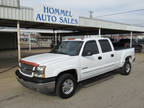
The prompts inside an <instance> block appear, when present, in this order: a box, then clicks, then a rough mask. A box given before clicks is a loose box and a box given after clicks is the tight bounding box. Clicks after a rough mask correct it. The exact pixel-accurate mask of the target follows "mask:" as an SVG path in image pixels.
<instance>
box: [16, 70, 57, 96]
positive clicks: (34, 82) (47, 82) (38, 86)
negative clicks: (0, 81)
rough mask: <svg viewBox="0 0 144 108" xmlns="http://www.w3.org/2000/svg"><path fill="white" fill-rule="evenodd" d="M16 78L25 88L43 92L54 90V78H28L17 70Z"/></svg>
mask: <svg viewBox="0 0 144 108" xmlns="http://www.w3.org/2000/svg"><path fill="white" fill-rule="evenodd" d="M16 78H17V80H18V81H19V82H20V83H21V84H22V85H23V86H24V87H26V88H30V89H32V90H36V91H40V92H44V93H50V92H54V91H55V78H48V79H42V78H29V77H26V76H24V75H22V74H21V73H20V72H19V70H17V71H16Z"/></svg>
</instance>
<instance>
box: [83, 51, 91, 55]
mask: <svg viewBox="0 0 144 108" xmlns="http://www.w3.org/2000/svg"><path fill="white" fill-rule="evenodd" d="M92 55H93V54H92V52H91V51H85V52H84V53H83V55H82V56H92Z"/></svg>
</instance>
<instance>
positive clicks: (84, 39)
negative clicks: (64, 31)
mask: <svg viewBox="0 0 144 108" xmlns="http://www.w3.org/2000/svg"><path fill="white" fill-rule="evenodd" d="M99 39H108V38H102V37H87V38H68V39H65V40H64V41H89V40H99Z"/></svg>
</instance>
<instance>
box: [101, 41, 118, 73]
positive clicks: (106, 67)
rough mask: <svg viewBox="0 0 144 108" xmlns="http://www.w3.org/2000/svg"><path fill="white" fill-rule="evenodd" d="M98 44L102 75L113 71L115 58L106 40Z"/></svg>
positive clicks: (115, 62) (115, 66) (115, 65)
mask: <svg viewBox="0 0 144 108" xmlns="http://www.w3.org/2000/svg"><path fill="white" fill-rule="evenodd" d="M99 44H100V47H101V56H102V59H103V60H102V61H103V63H102V64H103V66H102V67H103V69H102V70H103V73H105V72H108V71H111V70H114V69H116V68H117V64H118V62H117V57H116V54H115V51H114V49H113V47H112V44H111V43H110V40H108V39H100V40H99Z"/></svg>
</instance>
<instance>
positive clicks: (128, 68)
mask: <svg viewBox="0 0 144 108" xmlns="http://www.w3.org/2000/svg"><path fill="white" fill-rule="evenodd" d="M130 72H131V64H130V62H129V61H128V60H126V62H125V64H124V65H123V67H122V68H121V74H122V75H129V74H130Z"/></svg>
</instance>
